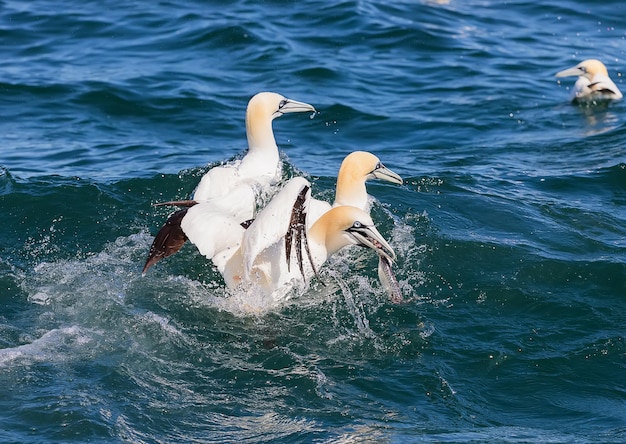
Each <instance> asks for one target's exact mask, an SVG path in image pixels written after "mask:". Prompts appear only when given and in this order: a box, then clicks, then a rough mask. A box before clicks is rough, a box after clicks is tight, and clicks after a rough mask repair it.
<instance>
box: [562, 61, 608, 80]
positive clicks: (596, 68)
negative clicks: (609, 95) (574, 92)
mask: <svg viewBox="0 0 626 444" xmlns="http://www.w3.org/2000/svg"><path fill="white" fill-rule="evenodd" d="M596 74H602V75H605V76H607V77H608V76H609V72H608V71H607V69H606V66H604V63H602V62H601V61H600V60H596V59H588V60H583V61H582V62H580V63H579V64H578V65H576V66H574V67H573V68H568V69H564V70H563V71H559V72H557V73H556V77H586V78H588V79H589V80H593V77H594V76H595V75H596Z"/></svg>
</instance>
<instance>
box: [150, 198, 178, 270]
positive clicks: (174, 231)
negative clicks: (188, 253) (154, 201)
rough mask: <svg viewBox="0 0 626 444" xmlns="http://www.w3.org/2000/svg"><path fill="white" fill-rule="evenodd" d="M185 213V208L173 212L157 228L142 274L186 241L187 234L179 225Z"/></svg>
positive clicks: (174, 251)
mask: <svg viewBox="0 0 626 444" xmlns="http://www.w3.org/2000/svg"><path fill="white" fill-rule="evenodd" d="M185 214H187V208H185V209H182V210H178V211H176V212H175V213H173V214H172V215H171V216H170V217H169V218H168V219H167V221H166V222H165V225H163V227H162V228H161V229H160V230H159V232H158V233H157V235H156V237H155V238H154V241H153V242H152V245H151V246H150V253H149V254H148V259H147V260H146V264H145V265H144V266H143V270H142V274H145V273H146V272H147V271H148V269H149V268H150V267H152V266H153V265H154V264H156V263H157V262H158V261H160V260H161V259H163V258H166V257H168V256H171V255H173V254H174V253H176V252H177V251H178V250H180V249H181V248H182V246H183V245H184V244H185V242H186V241H187V236H186V235H185V233H184V232H183V229H182V228H181V227H180V223H181V221H182V219H183V217H185Z"/></svg>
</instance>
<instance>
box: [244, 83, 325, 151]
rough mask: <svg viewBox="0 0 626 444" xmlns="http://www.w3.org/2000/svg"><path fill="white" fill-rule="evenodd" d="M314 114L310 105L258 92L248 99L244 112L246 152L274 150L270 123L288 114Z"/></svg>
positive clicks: (274, 94)
mask: <svg viewBox="0 0 626 444" xmlns="http://www.w3.org/2000/svg"><path fill="white" fill-rule="evenodd" d="M307 111H309V112H315V108H314V107H313V106H312V105H309V104H308V103H304V102H298V101H296V100H292V99H288V98H286V97H284V96H282V95H280V94H277V93H274V92H260V93H258V94H256V95H255V96H254V97H252V98H251V99H250V101H249V102H248V108H247V110H246V132H247V136H248V150H249V151H256V150H259V149H265V148H270V149H272V148H276V141H275V139H274V132H273V130H272V121H273V120H274V119H275V118H277V117H280V116H282V115H283V114H288V113H300V112H307Z"/></svg>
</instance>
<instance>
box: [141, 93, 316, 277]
mask: <svg viewBox="0 0 626 444" xmlns="http://www.w3.org/2000/svg"><path fill="white" fill-rule="evenodd" d="M307 111H310V112H315V108H314V107H313V106H311V105H309V104H307V103H303V102H298V101H295V100H291V99H287V98H285V97H283V96H281V95H280V94H276V93H272V92H262V93H259V94H256V95H255V96H254V97H252V99H250V101H249V102H248V107H247V110H246V134H247V139H248V152H247V153H246V155H245V156H244V157H243V159H241V160H240V161H237V162H233V163H231V164H227V165H223V166H219V167H215V168H212V169H210V170H209V171H208V172H207V173H206V174H205V175H204V176H203V177H202V179H201V180H200V183H199V184H198V186H197V187H196V190H195V192H194V194H193V200H192V201H181V202H172V204H183V205H185V206H190V207H191V208H189V209H188V210H186V214H183V213H184V210H183V211H181V212H177V213H174V215H173V216H176V219H175V220H171V217H170V219H168V221H167V222H166V224H165V225H164V226H163V228H161V230H160V231H159V234H157V236H156V238H155V240H154V242H153V244H152V246H151V248H150V253H149V256H148V259H147V260H146V264H145V265H144V269H143V273H145V272H146V271H147V270H148V268H150V267H151V266H152V265H154V264H155V263H156V262H158V261H159V260H160V259H162V258H164V257H167V256H170V255H172V254H174V253H176V252H177V251H178V250H179V249H180V248H181V247H182V245H183V244H184V242H185V240H186V238H190V239H191V238H192V237H193V238H194V239H196V241H194V243H196V242H198V243H199V244H200V245H202V249H203V251H204V252H205V253H206V254H208V253H209V252H210V251H214V254H217V253H219V251H220V249H221V248H223V246H224V243H225V239H221V238H220V237H222V230H220V229H218V228H219V227H220V226H221V223H220V222H217V221H215V222H214V221H212V220H210V218H209V215H211V216H212V217H215V218H218V220H220V219H223V220H228V221H229V222H228V223H232V221H236V223H237V224H239V223H242V222H244V221H246V220H248V219H251V218H252V217H253V216H254V214H255V212H256V206H257V200H258V196H259V195H260V194H261V193H263V192H264V191H267V189H268V188H269V186H270V185H272V184H273V183H275V182H276V181H277V180H278V178H279V177H280V158H279V153H278V146H277V145H276V140H275V138H274V132H273V130H272V121H273V120H274V119H275V118H277V117H280V116H282V115H283V114H286V113H293V112H307ZM231 219H232V220H231ZM222 223H226V222H222ZM199 232H200V233H202V236H198V235H197V233H199ZM225 237H226V239H227V238H228V235H226V236H225ZM212 242H214V243H215V245H211V243H212ZM205 253H203V254H205Z"/></svg>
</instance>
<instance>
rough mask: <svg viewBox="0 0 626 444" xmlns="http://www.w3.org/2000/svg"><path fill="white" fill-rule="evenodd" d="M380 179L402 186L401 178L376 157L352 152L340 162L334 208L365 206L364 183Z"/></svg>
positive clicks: (366, 153)
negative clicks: (340, 206)
mask: <svg viewBox="0 0 626 444" xmlns="http://www.w3.org/2000/svg"><path fill="white" fill-rule="evenodd" d="M370 179H380V180H385V181H387V182H392V183H397V184H400V185H401V184H402V178H401V177H400V176H399V175H398V174H396V173H395V172H393V171H391V170H390V169H389V168H387V167H386V166H385V165H383V163H382V162H381V161H380V159H379V158H378V157H376V156H375V155H373V154H372V153H368V152H366V151H354V152H352V153H350V154H348V155H347V156H346V158H345V159H343V162H341V167H340V168H339V174H338V175H337V192H336V195H335V206H339V205H352V206H355V207H358V208H361V209H365V206H367V192H366V190H365V181H367V180H370Z"/></svg>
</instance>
